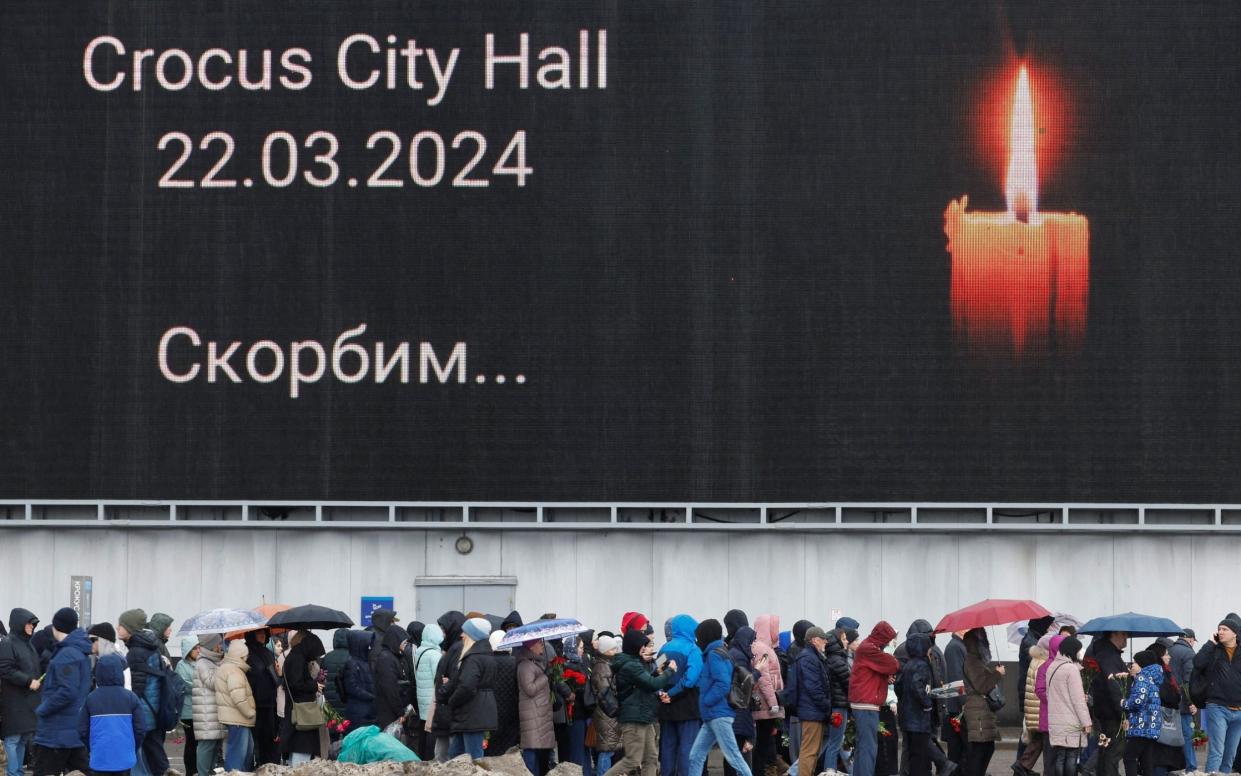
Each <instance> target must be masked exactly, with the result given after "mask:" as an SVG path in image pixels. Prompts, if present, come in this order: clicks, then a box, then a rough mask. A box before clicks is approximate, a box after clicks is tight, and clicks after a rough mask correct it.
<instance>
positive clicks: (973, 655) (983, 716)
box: [962, 634, 1003, 743]
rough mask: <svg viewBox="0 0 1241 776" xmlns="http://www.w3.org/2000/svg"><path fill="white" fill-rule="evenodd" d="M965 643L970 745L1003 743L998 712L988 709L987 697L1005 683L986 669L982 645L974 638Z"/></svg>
mask: <svg viewBox="0 0 1241 776" xmlns="http://www.w3.org/2000/svg"><path fill="white" fill-rule="evenodd" d="M966 636H967V637H966V640H965V693H966V695H965V703H964V704H963V706H962V711H963V712H964V714H965V717H964V719H965V726H966V730H967V731H968V733H967V735H968V738H967V740H968V741H969V742H970V743H985V742H987V741H999V740H1000V728H999V726H998V725H997V724H996V720H995V712H994V711H992V710H991V707H990V706H988V705H987V698H986V696H987V693H989V692H991V690H993V689H994V688H995V687H996V685H998V684H1000V682H1001V681H1003V677H1002V676H1001V674H1000V672H999V671H997V670H996V669H994V668H992V667H991V666H989V665H987V661H986V659H985V657H984V652H983V645H982V644H981V643H980V641H978V640H977V639H975V638H972V637H971V636H972V634H966Z"/></svg>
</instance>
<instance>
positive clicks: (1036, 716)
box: [1012, 634, 1054, 776]
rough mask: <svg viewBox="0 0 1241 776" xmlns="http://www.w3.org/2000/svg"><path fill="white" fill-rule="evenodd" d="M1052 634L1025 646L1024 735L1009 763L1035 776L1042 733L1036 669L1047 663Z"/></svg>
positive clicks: (1025, 775)
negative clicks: (1015, 757) (1026, 647)
mask: <svg viewBox="0 0 1241 776" xmlns="http://www.w3.org/2000/svg"><path fill="white" fill-rule="evenodd" d="M1052 638H1054V637H1052V636H1048V635H1046V634H1044V635H1043V636H1042V637H1040V638H1039V640H1038V643H1036V644H1034V645H1032V646H1030V647H1029V648H1028V649H1027V650H1026V654H1027V655H1029V657H1030V659H1029V661H1028V663H1029V665H1028V667H1027V668H1026V677H1025V683H1024V687H1025V695H1024V696H1022V701H1023V702H1022V712H1023V714H1022V724H1023V727H1024V728H1025V730H1024V731H1023V737H1024V739H1025V748H1024V749H1023V750H1022V752H1021V755H1020V756H1018V757H1017V761H1016V762H1014V763H1013V765H1012V769H1013V773H1014V774H1015V775H1016V776H1036V772H1035V770H1034V766H1035V765H1036V764H1037V763H1038V759H1039V757H1040V756H1045V755H1044V754H1043V743H1044V741H1043V737H1044V734H1043V733H1042V732H1040V731H1041V730H1042V728H1040V727H1039V721H1040V719H1041V718H1042V708H1043V702H1042V701H1041V700H1040V699H1039V695H1038V691H1037V688H1038V673H1039V671H1040V670H1042V668H1043V666H1044V665H1046V664H1047V659H1048V657H1049V656H1050V654H1051V653H1050V647H1051V640H1052Z"/></svg>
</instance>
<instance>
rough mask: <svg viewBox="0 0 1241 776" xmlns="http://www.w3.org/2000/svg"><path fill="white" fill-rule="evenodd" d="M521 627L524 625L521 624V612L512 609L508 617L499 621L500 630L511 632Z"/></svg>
mask: <svg viewBox="0 0 1241 776" xmlns="http://www.w3.org/2000/svg"><path fill="white" fill-rule="evenodd" d="M523 625H525V623H524V622H522V619H521V612H519V611H517V610H516V609H514V610H513V611H511V612H509V613H508V617H505V618H504V619H503V620H501V621H500V630H502V631H507V630H512V629H513V628H520V627H521V626H523Z"/></svg>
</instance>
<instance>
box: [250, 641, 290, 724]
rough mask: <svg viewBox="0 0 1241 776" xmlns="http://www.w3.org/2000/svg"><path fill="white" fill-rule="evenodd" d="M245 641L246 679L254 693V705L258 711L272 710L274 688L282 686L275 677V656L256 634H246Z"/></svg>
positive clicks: (273, 706) (274, 701)
mask: <svg viewBox="0 0 1241 776" xmlns="http://www.w3.org/2000/svg"><path fill="white" fill-rule="evenodd" d="M245 639H246V649H248V650H249V654H247V655H246V662H247V663H248V664H249V665H250V670H249V671H248V672H247V673H246V679H247V680H249V682H250V690H251V691H252V692H253V693H254V705H255V707H257V708H260V709H274V708H276V688H277V687H279V686H280V685H281V684H282V682H281V680H280V677H279V676H277V675H276V656H275V655H273V654H272V653H271V650H270V649H268V648H267V645H266V644H265V643H263V642H261V641H259V640H258V638H257V634H255V633H247V634H246V636H245Z"/></svg>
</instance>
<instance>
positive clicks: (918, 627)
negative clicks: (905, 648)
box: [905, 619, 935, 639]
mask: <svg viewBox="0 0 1241 776" xmlns="http://www.w3.org/2000/svg"><path fill="white" fill-rule="evenodd" d="M934 632H935V626H933V625H931V623H929V622H927V621H926V620H921V619H919V620H914V621H913V622H911V623H910V624H909V630H907V631H905V638H907V639H908V638H910V637H911V636H913V635H914V634H915V633H922V634H925V635H930V634H932V633H934ZM932 638H934V637H932Z"/></svg>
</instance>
